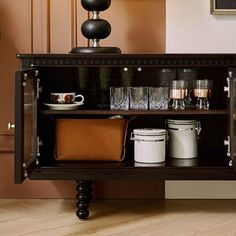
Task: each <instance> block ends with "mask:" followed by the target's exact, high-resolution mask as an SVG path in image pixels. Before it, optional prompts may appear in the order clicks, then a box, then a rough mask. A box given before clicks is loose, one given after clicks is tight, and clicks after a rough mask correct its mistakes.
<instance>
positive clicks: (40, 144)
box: [36, 137, 43, 164]
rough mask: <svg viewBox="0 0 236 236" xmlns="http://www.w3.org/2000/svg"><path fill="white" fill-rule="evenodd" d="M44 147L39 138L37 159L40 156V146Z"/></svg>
mask: <svg viewBox="0 0 236 236" xmlns="http://www.w3.org/2000/svg"><path fill="white" fill-rule="evenodd" d="M42 145H43V142H42V141H40V140H39V137H37V157H39V156H40V146H42ZM36 164H37V160H36Z"/></svg>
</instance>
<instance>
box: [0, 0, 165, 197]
mask: <svg viewBox="0 0 236 236" xmlns="http://www.w3.org/2000/svg"><path fill="white" fill-rule="evenodd" d="M86 17H87V12H86V11H84V10H83V9H82V7H81V6H80V1H79V0H21V1H19V0H10V1H9V0H0V33H1V34H0V52H1V54H0V179H1V181H0V198H7V197H9V198H17V197H20V198H25V197H29V198H30V197H36V198H39V197H55V198H60V197H66V198H68V197H75V183H74V181H67V182H64V181H25V183H23V184H21V185H15V184H14V183H13V153H9V152H11V151H12V150H13V133H12V132H9V131H8V130H7V123H8V122H9V121H11V122H14V73H15V71H16V70H17V69H18V61H17V60H16V54H17V53H19V52H20V53H67V52H69V51H70V49H71V48H72V47H74V46H86V45H87V43H88V42H87V41H86V40H85V39H84V37H83V36H82V35H81V32H80V26H81V24H82V22H83V21H84V20H85V19H86ZM101 17H103V18H105V19H107V20H108V21H109V22H110V23H111V25H112V34H111V35H110V37H109V38H108V39H105V40H104V41H103V42H101V45H108V46H118V47H120V48H121V49H122V51H123V52H125V53H135V52H163V51H165V0H146V1H140V0H129V1H127V0H112V5H111V7H110V8H109V9H108V10H107V11H106V12H104V13H101ZM6 151H8V153H7V152H6ZM130 185H132V188H130ZM131 189H132V190H131ZM95 192H96V196H97V197H98V198H123V197H125V198H134V197H135V198H163V196H164V195H163V194H164V184H163V182H155V181H154V182H151V183H149V184H147V183H144V182H143V183H142V182H140V183H135V182H127V181H126V182H125V183H124V182H106V183H103V182H99V183H97V185H96V186H95Z"/></svg>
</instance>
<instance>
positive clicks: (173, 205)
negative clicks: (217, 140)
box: [0, 199, 236, 236]
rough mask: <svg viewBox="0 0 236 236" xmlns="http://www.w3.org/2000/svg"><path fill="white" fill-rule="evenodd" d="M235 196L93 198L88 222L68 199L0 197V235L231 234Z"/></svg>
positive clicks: (235, 213) (235, 217) (235, 222)
mask: <svg viewBox="0 0 236 236" xmlns="http://www.w3.org/2000/svg"><path fill="white" fill-rule="evenodd" d="M235 203H236V200H166V201H159V200H158V201H154V200H149V201H131V200H129V201H124V200H123V201H114V200H113V201H98V200H97V201H95V202H93V203H92V205H91V208H90V210H91V215H90V218H89V220H88V221H79V220H78V218H77V217H76V215H75V210H76V207H75V205H76V201H74V200H62V199H61V200H54V199H47V200H40V199H38V200H0V235H1V236H5V235H6V236H11V235H12V236H23V235H24V236H25V235H27V236H28V235H30V236H41V235H43V236H47V235H50V236H53V235H57V236H58V235H79V236H85V235H86V236H88V235H89V236H90V235H91V236H108V235H109V236H110V235H112V236H113V235H114V236H126V235H128V236H139V235H144V236H152V235H157V236H158V235H161V236H173V235H175V236H189V235H194V236H195V235H201V236H211V235H212V236H213V235H214V236H217V235H219V236H222V235H224V236H225V235H227V236H231V235H232V236H235V235H236V229H235V225H236V204H235Z"/></svg>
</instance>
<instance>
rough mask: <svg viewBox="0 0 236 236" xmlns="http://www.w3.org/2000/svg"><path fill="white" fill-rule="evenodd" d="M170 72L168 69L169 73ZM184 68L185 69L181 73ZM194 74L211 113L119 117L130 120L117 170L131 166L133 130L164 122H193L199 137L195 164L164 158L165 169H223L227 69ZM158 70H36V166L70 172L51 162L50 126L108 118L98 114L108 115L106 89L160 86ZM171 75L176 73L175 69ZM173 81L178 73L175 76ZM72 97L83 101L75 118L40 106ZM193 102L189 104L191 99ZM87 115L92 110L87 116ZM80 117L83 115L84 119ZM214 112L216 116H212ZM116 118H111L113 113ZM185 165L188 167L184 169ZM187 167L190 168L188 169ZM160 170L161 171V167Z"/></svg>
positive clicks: (52, 139)
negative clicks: (208, 86)
mask: <svg viewBox="0 0 236 236" xmlns="http://www.w3.org/2000/svg"><path fill="white" fill-rule="evenodd" d="M173 68H175V67H171V69H173ZM184 68H186V67H184ZM191 68H192V69H195V70H196V71H197V79H208V80H211V81H212V82H213V83H212V84H213V87H212V96H211V97H210V98H209V100H210V110H209V111H208V112H202V111H197V112H196V110H192V111H191V110H190V111H188V112H181V111H178V112H177V111H176V112H174V111H173V112H171V111H170V112H167V113H166V111H158V112H156V113H155V112H149V111H147V112H144V113H142V112H140V114H138V112H136V113H135V114H133V113H132V112H130V111H123V112H120V113H119V114H120V115H123V116H124V117H126V118H127V119H130V118H131V117H135V118H134V119H133V120H132V121H131V122H130V125H129V128H128V134H127V140H126V150H127V154H126V157H125V159H124V161H122V163H115V164H117V165H126V166H133V165H134V155H133V150H134V147H133V145H134V143H133V141H130V135H131V132H132V130H133V129H134V128H165V127H166V124H165V121H166V119H193V120H198V121H200V122H201V126H202V131H201V133H200V135H199V140H198V154H199V156H198V158H197V160H192V162H191V160H190V161H189V160H185V161H184V160H183V161H181V160H179V161H178V160H173V159H172V158H168V148H167V158H166V162H165V163H164V166H170V167H171V166H177V167H178V166H179V167H182V166H188V163H190V164H189V165H190V166H202V167H204V166H213V167H214V166H227V165H228V157H227V155H226V154H227V147H226V146H224V140H226V139H227V136H228V134H229V127H228V104H227V94H226V93H225V92H224V86H226V85H227V83H226V78H227V68H226V67H207V66H206V67H195V68H194V67H191ZM160 69H161V68H160V67H150V66H146V67H145V66H142V67H140V68H139V67H129V66H127V67H124V66H122V67H120V66H113V67H109V66H107V67H105V66H104V67H101V66H100V67H96V66H87V67H86V66H83V67H69V66H68V67H64V66H63V67H40V68H39V73H40V87H41V88H42V92H40V96H39V101H38V109H39V111H38V112H39V116H38V127H39V128H38V132H39V134H38V135H39V137H40V139H41V140H42V142H43V145H42V147H41V148H40V153H41V155H40V157H39V159H40V161H39V162H40V165H41V166H56V165H64V166H67V165H68V166H70V165H72V163H71V162H69V163H68V162H57V161H55V158H54V149H55V120H56V119H58V118H73V119H82V118H84V117H86V118H88V117H89V118H92V117H93V116H94V115H96V116H97V117H102V118H104V117H109V116H111V115H113V113H112V112H107V113H102V112H101V111H104V110H108V111H109V87H111V86H124V85H126V86H153V87H156V86H160V84H161V82H163V81H161V79H160V76H159V71H160ZM175 69H176V71H178V69H181V67H179V66H178V68H177V67H176V68H175ZM176 74H177V75H176V79H178V73H177V72H176ZM71 91H73V92H76V93H79V94H82V95H83V96H84V97H85V103H84V105H83V106H80V107H79V110H80V113H78V112H76V111H70V112H63V111H60V112H50V111H47V109H46V107H45V106H44V105H43V103H48V102H49V101H50V93H51V92H71ZM193 99H194V98H193ZM86 110H92V111H94V114H93V112H92V111H91V113H90V114H87V113H86ZM83 111H84V113H83ZM214 111H216V112H214ZM114 114H116V112H114ZM44 140H47V141H44ZM186 163H187V165H186ZM191 163H192V164H191ZM82 164H83V163H82V162H73V166H76V165H78V166H80V165H82ZM103 164H104V165H109V164H110V165H113V164H114V163H101V165H103ZM160 166H161V165H160Z"/></svg>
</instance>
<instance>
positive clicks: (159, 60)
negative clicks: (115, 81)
mask: <svg viewBox="0 0 236 236" xmlns="http://www.w3.org/2000/svg"><path fill="white" fill-rule="evenodd" d="M22 59H23V58H22ZM44 65H47V66H61V65H64V66H65V65H68V66H74V65H75V66H78V65H83V66H100V65H106V66H112V67H119V66H143V67H148V66H156V67H176V66H186V67H189V66H191V67H193V66H194V67H198V66H201V67H204V66H211V67H212V66H236V54H232V55H231V56H228V57H225V56H224V55H223V54H221V55H209V54H208V55H206V56H204V55H200V56H199V55H197V54H194V55H188V54H182V55H178V54H173V55H171V54H169V55H168V54H153V55H152V54H148V55H142V54H140V55H135V54H116V55H114V54H113V55H67V54H58V55H57V54H55V55H54V56H53V55H52V56H44V55H38V56H37V55H34V57H30V56H29V55H25V58H24V68H29V67H32V66H44Z"/></svg>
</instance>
